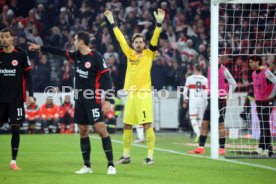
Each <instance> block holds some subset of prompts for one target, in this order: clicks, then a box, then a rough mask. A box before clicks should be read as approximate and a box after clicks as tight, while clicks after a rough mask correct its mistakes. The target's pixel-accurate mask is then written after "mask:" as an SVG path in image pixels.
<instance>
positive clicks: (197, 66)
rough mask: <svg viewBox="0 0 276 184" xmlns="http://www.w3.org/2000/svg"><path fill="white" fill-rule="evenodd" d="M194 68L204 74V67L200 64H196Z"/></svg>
mask: <svg viewBox="0 0 276 184" xmlns="http://www.w3.org/2000/svg"><path fill="white" fill-rule="evenodd" d="M194 68H195V70H196V71H198V72H202V67H201V66H200V65H199V64H195V66H194Z"/></svg>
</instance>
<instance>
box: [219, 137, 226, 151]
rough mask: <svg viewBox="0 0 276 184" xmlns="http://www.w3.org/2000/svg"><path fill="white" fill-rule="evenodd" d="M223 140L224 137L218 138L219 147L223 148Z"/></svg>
mask: <svg viewBox="0 0 276 184" xmlns="http://www.w3.org/2000/svg"><path fill="white" fill-rule="evenodd" d="M225 141H226V139H225V138H220V139H219V147H220V148H223V149H224V148H225Z"/></svg>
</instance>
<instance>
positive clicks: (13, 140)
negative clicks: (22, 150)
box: [11, 126, 20, 160]
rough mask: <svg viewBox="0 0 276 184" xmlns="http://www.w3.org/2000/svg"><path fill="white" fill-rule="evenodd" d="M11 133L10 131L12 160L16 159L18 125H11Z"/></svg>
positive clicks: (18, 135) (18, 136)
mask: <svg viewBox="0 0 276 184" xmlns="http://www.w3.org/2000/svg"><path fill="white" fill-rule="evenodd" d="M11 133H12V138H11V148H12V160H16V157H17V153H18V149H19V142H20V127H19V126H12V127H11Z"/></svg>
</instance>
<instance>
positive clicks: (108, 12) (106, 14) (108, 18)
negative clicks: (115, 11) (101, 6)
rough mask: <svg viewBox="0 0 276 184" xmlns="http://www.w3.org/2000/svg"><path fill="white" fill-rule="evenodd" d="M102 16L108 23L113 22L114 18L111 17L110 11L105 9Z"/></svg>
mask: <svg viewBox="0 0 276 184" xmlns="http://www.w3.org/2000/svg"><path fill="white" fill-rule="evenodd" d="M104 16H105V17H106V18H107V20H108V22H109V23H110V24H114V18H113V15H112V11H110V10H106V11H105V12H104Z"/></svg>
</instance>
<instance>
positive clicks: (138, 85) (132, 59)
mask: <svg viewBox="0 0 276 184" xmlns="http://www.w3.org/2000/svg"><path fill="white" fill-rule="evenodd" d="M113 31H114V33H115V36H116V38H117V40H118V41H119V44H120V46H121V48H122V50H123V52H124V54H125V55H126V57H127V61H128V62H127V71H126V76H125V84H124V90H128V91H151V76H150V71H151V67H152V62H153V59H154V57H155V55H156V51H152V50H150V49H145V50H143V52H142V54H141V55H140V56H139V55H138V54H137V53H136V52H135V50H133V49H132V48H130V47H129V45H128V43H127V41H126V40H125V38H124V36H123V34H122V32H121V31H120V30H119V28H118V27H114V28H113ZM160 32H161V28H159V27H156V28H155V30H154V33H153V36H152V39H151V41H150V44H151V45H152V46H156V45H157V42H158V38H159V35H160Z"/></svg>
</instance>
